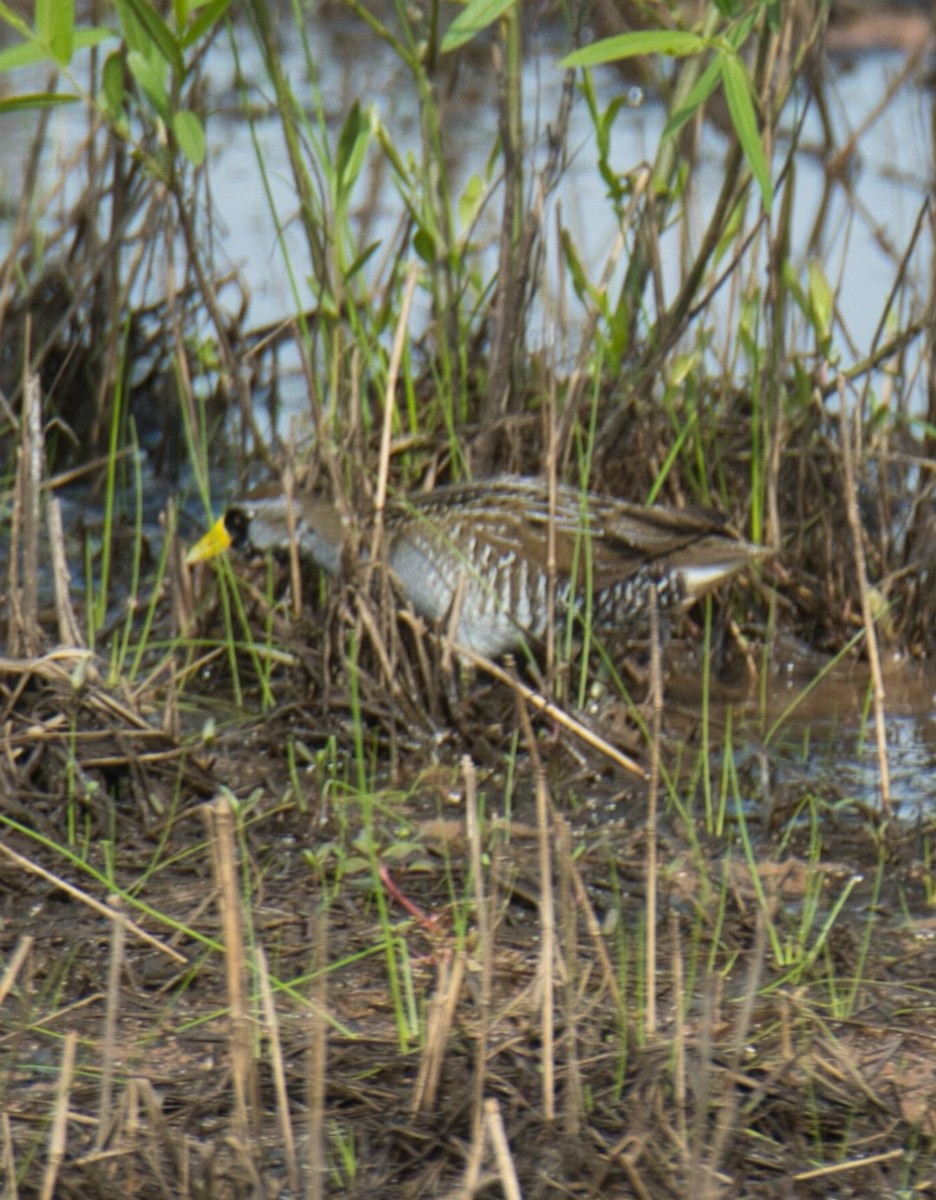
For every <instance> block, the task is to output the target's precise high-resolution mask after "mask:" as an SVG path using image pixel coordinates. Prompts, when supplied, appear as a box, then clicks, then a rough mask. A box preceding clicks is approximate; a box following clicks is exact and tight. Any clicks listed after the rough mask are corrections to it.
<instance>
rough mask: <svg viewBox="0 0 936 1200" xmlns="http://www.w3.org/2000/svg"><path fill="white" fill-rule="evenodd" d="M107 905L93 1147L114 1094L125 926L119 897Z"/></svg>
mask: <svg viewBox="0 0 936 1200" xmlns="http://www.w3.org/2000/svg"><path fill="white" fill-rule="evenodd" d="M107 903H108V905H109V906H110V907H111V908H112V909H113V910H114V915H115V916H116V918H117V919H116V920H114V921H111V923H110V931H111V935H110V956H109V958H108V963H107V993H106V1000H105V1009H104V1037H103V1039H102V1045H101V1093H100V1099H99V1101H98V1124H97V1133H96V1134H95V1137H94V1147H95V1149H96V1150H102V1149H103V1148H104V1143H105V1141H106V1140H107V1138H108V1136H109V1134H110V1130H111V1124H112V1120H111V1105H112V1103H113V1096H114V1064H115V1062H116V1061H117V1023H118V1021H119V1018H120V972H121V970H122V969H123V959H124V948H125V947H126V944H127V926H126V925H125V923H124V922H123V920H122V919H121V918H122V916H123V907H124V902H123V899H122V897H120V896H117V895H113V896H108V897H107Z"/></svg>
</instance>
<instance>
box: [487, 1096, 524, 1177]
mask: <svg viewBox="0 0 936 1200" xmlns="http://www.w3.org/2000/svg"><path fill="white" fill-rule="evenodd" d="M484 1126H485V1129H486V1131H487V1135H488V1137H489V1138H490V1140H491V1145H492V1146H493V1147H494V1158H495V1160H496V1162H497V1173H498V1176H499V1177H500V1184H501V1187H502V1188H503V1189H504V1196H505V1197H506V1200H522V1192H521V1191H520V1181H519V1180H518V1179H517V1168H516V1167H515V1166H514V1161H513V1156H512V1155H511V1153H510V1145H509V1143H508V1141H507V1132H506V1130H505V1129H504V1119H503V1117H502V1116H501V1110H500V1105H499V1104H498V1103H497V1101H496V1100H495V1099H493V1097H492V1098H491V1099H489V1100H485V1102H484Z"/></svg>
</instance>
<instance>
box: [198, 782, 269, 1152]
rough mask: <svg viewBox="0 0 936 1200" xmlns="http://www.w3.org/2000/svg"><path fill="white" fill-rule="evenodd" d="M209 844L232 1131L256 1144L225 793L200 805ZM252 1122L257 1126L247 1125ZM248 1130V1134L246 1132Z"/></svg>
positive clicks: (240, 931)
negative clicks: (224, 1005)
mask: <svg viewBox="0 0 936 1200" xmlns="http://www.w3.org/2000/svg"><path fill="white" fill-rule="evenodd" d="M202 811H203V813H204V816H205V824H206V825H207V828H208V842H209V845H210V847H211V871H212V875H213V876H214V882H215V889H216V892H217V903H218V916H219V918H220V922H221V940H222V944H223V946H224V967H225V978H226V982H227V997H228V1000H227V1002H228V1008H229V1010H230V1020H229V1025H228V1030H229V1033H228V1052H229V1055H230V1061H231V1081H232V1084H233V1089H234V1135H235V1137H236V1138H237V1140H238V1142H239V1143H240V1145H241V1146H242V1147H243V1148H244V1150H245V1151H246V1150H247V1148H248V1147H249V1146H250V1145H251V1144H254V1145H256V1144H258V1142H259V1138H260V1133H261V1130H260V1128H259V1125H260V1113H259V1109H258V1106H257V1105H256V1104H254V1103H252V1101H253V1100H254V1098H255V1097H256V1096H257V1079H256V1072H255V1070H254V1062H253V1055H252V1053H251V1039H250V1013H249V1010H248V1006H247V956H246V952H245V946H244V921H243V914H242V911H241V895H240V889H239V888H238V885H237V851H236V847H235V841H234V812H233V810H232V808H231V802H230V800H229V799H228V797H227V796H219V797H218V799H217V800H215V801H213V802H212V803H211V804H206V805H205V806H204V808H203V810H202ZM252 1123H253V1124H254V1125H256V1126H257V1128H252V1127H251V1126H252ZM252 1135H253V1138H252Z"/></svg>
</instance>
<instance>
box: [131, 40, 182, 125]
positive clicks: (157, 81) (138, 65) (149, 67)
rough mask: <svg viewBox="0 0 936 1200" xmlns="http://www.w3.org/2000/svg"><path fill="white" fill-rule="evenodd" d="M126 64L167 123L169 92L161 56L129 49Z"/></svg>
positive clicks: (168, 116) (164, 65)
mask: <svg viewBox="0 0 936 1200" xmlns="http://www.w3.org/2000/svg"><path fill="white" fill-rule="evenodd" d="M127 66H128V67H129V68H130V74H131V75H132V76H133V78H134V79H135V80H136V81H137V83H138V84H139V85H140V89H141V90H142V91H143V93H144V95H145V96H146V97H147V99H148V100H149V102H150V104H152V106H153V108H155V110H156V112H157V113H158V114H159V116H160V117H161V118H162V119H163V121H164V122H165V123H166V124H167V125H169V124H170V123H171V120H172V116H171V113H170V110H169V93H168V92H167V91H166V64H165V63H164V62H163V60H162V59H161V58H150V57H149V55H146V54H142V53H141V52H140V51H139V50H131V51H130V53H129V54H128V55H127Z"/></svg>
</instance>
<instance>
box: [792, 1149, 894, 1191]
mask: <svg viewBox="0 0 936 1200" xmlns="http://www.w3.org/2000/svg"><path fill="white" fill-rule="evenodd" d="M906 1154H907V1150H906V1148H904V1149H897V1150H886V1151H885V1152H884V1153H883V1154H869V1155H868V1157H867V1158H850V1159H849V1160H848V1161H847V1162H839V1163H830V1164H829V1166H827V1167H816V1168H815V1170H813V1171H797V1173H796V1174H795V1175H791V1176H790V1179H791V1180H792V1181H794V1182H797V1183H799V1182H805V1181H806V1180H808V1179H826V1178H827V1177H828V1176H830V1175H841V1174H843V1173H844V1172H845V1171H861V1170H863V1169H864V1168H865V1167H871V1166H874V1165H875V1164H876V1163H885V1162H894V1161H896V1160H897V1159H900V1158H904V1157H905V1156H906Z"/></svg>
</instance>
